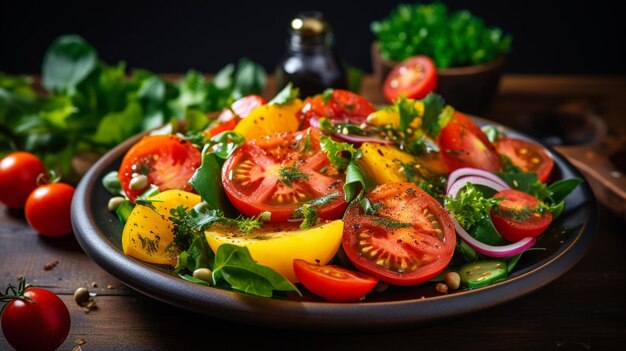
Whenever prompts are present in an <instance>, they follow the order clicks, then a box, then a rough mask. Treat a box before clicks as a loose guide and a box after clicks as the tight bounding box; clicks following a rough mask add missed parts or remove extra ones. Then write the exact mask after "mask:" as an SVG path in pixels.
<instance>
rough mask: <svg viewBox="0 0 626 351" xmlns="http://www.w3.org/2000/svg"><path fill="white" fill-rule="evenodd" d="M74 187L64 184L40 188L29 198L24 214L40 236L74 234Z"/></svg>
mask: <svg viewBox="0 0 626 351" xmlns="http://www.w3.org/2000/svg"><path fill="white" fill-rule="evenodd" d="M73 196H74V187H72V186H71V185H67V184H63V183H52V184H44V185H40V186H38V187H37V188H36V189H35V190H33V192H32V193H30V195H29V196H28V199H27V200H26V206H25V207H24V214H25V215H26V221H27V222H28V225H30V226H31V228H33V229H34V230H36V231H37V232H38V233H39V234H41V235H43V236H49V237H59V236H64V235H67V234H70V233H71V232H72V219H71V214H70V213H71V207H72V197H73Z"/></svg>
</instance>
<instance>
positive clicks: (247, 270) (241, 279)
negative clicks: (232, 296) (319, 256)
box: [213, 244, 302, 297]
mask: <svg viewBox="0 0 626 351" xmlns="http://www.w3.org/2000/svg"><path fill="white" fill-rule="evenodd" d="M213 280H214V281H215V282H218V281H219V280H224V281H226V282H227V283H228V284H229V285H230V286H231V288H233V289H235V290H239V291H243V292H245V293H248V294H252V295H257V296H263V297H271V296H272V295H273V292H274V291H295V292H297V293H298V294H300V295H302V294H301V293H300V291H299V290H298V288H296V287H295V286H294V285H293V284H292V283H290V282H289V281H288V280H287V279H286V278H285V277H283V276H282V275H280V274H279V273H277V272H276V271H274V270H273V269H271V268H269V267H267V266H263V265H260V264H258V263H256V262H255V261H254V260H253V259H252V256H250V252H249V251H248V248H246V247H240V246H236V245H232V244H222V245H221V246H220V247H219V248H218V249H217V253H216V254H215V263H214V266H213Z"/></svg>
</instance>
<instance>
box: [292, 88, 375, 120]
mask: <svg viewBox="0 0 626 351" xmlns="http://www.w3.org/2000/svg"><path fill="white" fill-rule="evenodd" d="M374 111H376V109H375V108H374V105H372V103H371V102H369V101H367V100H366V99H365V98H364V97H362V96H361V95H358V94H355V93H353V92H350V91H347V90H341V89H334V90H332V92H330V93H328V92H325V93H324V94H320V95H316V96H313V97H309V98H307V99H306V100H305V101H304V105H303V106H302V109H301V110H300V111H299V112H298V117H299V118H300V120H301V121H302V125H303V126H304V127H308V126H309V120H310V119H311V118H322V117H326V118H329V119H334V120H338V119H339V120H346V121H350V122H353V123H362V122H365V120H366V118H367V116H368V115H369V114H370V113H372V112H374Z"/></svg>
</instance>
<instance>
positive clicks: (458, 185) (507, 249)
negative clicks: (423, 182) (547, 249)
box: [447, 172, 537, 258]
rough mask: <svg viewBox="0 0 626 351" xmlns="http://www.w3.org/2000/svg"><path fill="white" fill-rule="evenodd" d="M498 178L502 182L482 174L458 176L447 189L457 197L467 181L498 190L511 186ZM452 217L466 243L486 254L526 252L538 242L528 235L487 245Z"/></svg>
mask: <svg viewBox="0 0 626 351" xmlns="http://www.w3.org/2000/svg"><path fill="white" fill-rule="evenodd" d="M462 173H463V172H459V174H462ZM451 178H452V174H450V177H449V179H451ZM498 180H500V182H501V181H502V180H501V179H500V178H498V179H496V180H494V179H487V178H483V177H482V176H480V175H466V176H457V180H456V181H455V182H453V184H451V185H449V187H448V189H449V190H448V191H447V194H448V195H450V196H452V197H456V195H457V194H458V193H459V191H460V190H461V189H463V187H465V185H466V184H467V183H472V184H478V185H484V186H487V187H489V188H492V189H494V190H496V191H501V190H504V189H509V188H510V187H509V186H508V185H507V184H506V183H504V185H503V184H500V182H498ZM450 218H451V219H452V222H453V223H454V229H455V230H456V232H457V234H459V236H460V237H461V239H462V240H463V241H465V243H467V244H468V245H469V246H470V247H471V248H472V249H474V250H476V252H478V253H480V254H483V255H485V256H490V257H498V258H501V257H511V256H515V255H517V254H518V253H521V252H524V251H525V250H527V249H529V248H531V247H532V246H533V245H535V243H536V242H537V240H536V239H535V238H532V237H526V238H523V239H522V240H520V241H518V242H516V243H513V244H509V245H502V246H493V245H487V244H485V243H483V242H480V241H478V240H477V239H475V238H474V237H473V236H471V235H470V234H469V233H468V232H467V231H466V230H465V229H463V227H461V225H460V224H459V222H458V221H457V220H456V218H455V217H454V216H453V215H451V216H450Z"/></svg>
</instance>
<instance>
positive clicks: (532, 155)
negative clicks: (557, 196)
mask: <svg viewBox="0 0 626 351" xmlns="http://www.w3.org/2000/svg"><path fill="white" fill-rule="evenodd" d="M494 145H495V147H496V150H497V151H498V153H499V154H501V155H503V156H506V157H508V158H509V160H511V162H512V163H513V165H515V166H517V167H519V168H520V169H521V170H523V171H524V172H534V173H536V174H537V178H539V180H540V181H542V182H544V183H545V182H546V181H547V180H548V178H549V177H550V173H551V172H552V168H553V167H554V160H553V159H552V156H550V153H549V152H548V150H546V148H545V147H543V146H541V145H539V144H536V143H533V142H530V141H526V140H521V139H515V138H502V139H500V140H498V141H496V142H495V144H494Z"/></svg>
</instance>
